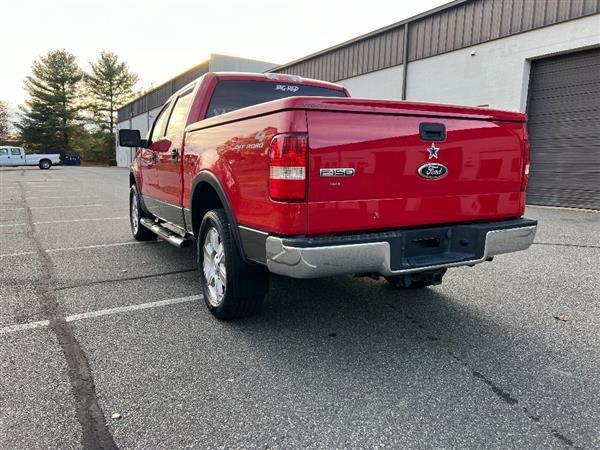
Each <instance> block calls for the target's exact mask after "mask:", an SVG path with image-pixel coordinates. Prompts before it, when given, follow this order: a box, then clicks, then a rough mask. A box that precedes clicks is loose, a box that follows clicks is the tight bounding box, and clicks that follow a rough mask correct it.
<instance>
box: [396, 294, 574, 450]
mask: <svg viewBox="0 0 600 450" xmlns="http://www.w3.org/2000/svg"><path fill="white" fill-rule="evenodd" d="M385 304H386V305H387V306H388V307H389V308H391V309H392V310H393V311H395V312H396V313H398V314H399V315H401V316H402V317H404V318H405V319H406V320H409V321H410V322H411V323H412V324H414V325H416V326H417V328H418V329H419V330H421V331H422V332H423V333H425V334H426V339H428V340H430V341H434V342H438V343H443V342H444V341H443V340H441V339H439V338H438V337H436V336H433V335H432V334H430V333H429V332H428V330H427V329H426V328H425V327H424V326H423V325H422V324H421V323H420V322H419V320H418V319H417V318H415V317H414V316H412V315H410V314H406V313H403V312H402V311H400V310H399V309H398V308H396V307H395V306H394V305H391V304H389V303H385ZM446 352H447V353H448V355H450V357H451V358H452V359H454V360H455V361H456V362H457V363H458V364H460V365H461V366H462V367H464V368H465V369H466V370H467V371H469V372H470V375H471V376H472V377H473V378H476V379H478V380H480V381H481V382H483V383H485V384H486V385H487V386H489V388H490V389H491V390H492V392H493V393H494V394H495V395H496V396H498V398H499V399H501V400H502V401H503V402H505V403H507V404H508V405H509V406H510V407H512V408H517V410H520V411H522V412H523V413H524V414H525V415H526V416H527V418H528V419H529V420H531V421H532V422H533V423H534V424H536V425H537V426H539V427H542V428H544V429H545V430H546V431H547V432H549V433H550V434H551V435H552V436H554V437H555V438H556V439H558V440H559V441H561V442H562V443H563V444H564V445H567V446H568V447H572V448H576V449H579V448H581V447H579V446H577V445H576V444H575V442H573V440H571V439H570V438H568V437H566V436H565V435H564V434H562V433H561V432H559V431H558V430H556V429H554V428H551V429H547V428H545V427H544V424H542V423H541V418H540V417H539V416H537V415H535V414H533V413H531V412H530V411H529V410H528V409H527V407H525V406H523V405H522V404H519V399H517V398H515V397H513V396H512V395H511V394H510V393H509V392H507V391H505V390H504V389H502V388H501V387H500V386H498V385H497V384H496V383H494V381H493V380H492V379H490V378H489V377H488V376H486V375H484V374H483V373H482V372H480V371H477V370H474V369H472V368H471V367H470V366H469V364H468V363H467V362H466V361H465V360H464V359H462V358H461V357H460V356H458V355H457V354H456V353H455V352H453V351H452V350H449V349H446Z"/></svg>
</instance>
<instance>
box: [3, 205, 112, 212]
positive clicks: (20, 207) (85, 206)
mask: <svg viewBox="0 0 600 450" xmlns="http://www.w3.org/2000/svg"><path fill="white" fill-rule="evenodd" d="M99 206H104V205H103V204H101V203H92V204H89V205H65V206H30V207H29V209H55V208H92V207H99ZM21 209H25V207H24V206H18V207H16V208H0V211H18V210H21Z"/></svg>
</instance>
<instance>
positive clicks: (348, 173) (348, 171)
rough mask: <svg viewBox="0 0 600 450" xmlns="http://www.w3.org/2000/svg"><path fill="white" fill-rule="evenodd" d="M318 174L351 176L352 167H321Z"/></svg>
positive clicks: (324, 175)
mask: <svg viewBox="0 0 600 450" xmlns="http://www.w3.org/2000/svg"><path fill="white" fill-rule="evenodd" d="M320 174H321V176H322V177H323V178H329V177H353V176H354V169H352V168H350V167H345V168H334V169H321V170H320Z"/></svg>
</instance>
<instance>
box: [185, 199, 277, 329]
mask: <svg viewBox="0 0 600 450" xmlns="http://www.w3.org/2000/svg"><path fill="white" fill-rule="evenodd" d="M197 245H198V247H197V257H198V268H199V270H200V281H201V284H202V293H203V296H204V302H205V303H206V306H207V307H208V309H209V311H210V312H211V313H212V314H213V315H214V316H215V317H217V318H219V319H221V320H232V319H238V318H241V317H245V316H250V315H252V314H254V313H256V312H257V311H258V310H260V308H261V306H262V303H263V301H264V297H265V295H266V293H267V291H268V289H269V273H268V271H267V270H266V269H265V268H264V267H260V266H255V265H250V264H248V263H246V262H245V261H244V260H243V259H242V256H241V254H240V251H239V249H238V247H237V245H236V244H235V241H234V240H233V237H232V234H231V231H230V229H229V222H228V221H227V215H226V214H225V211H223V209H213V210H212V211H209V212H207V213H206V215H205V216H204V219H203V220H202V224H201V225H200V230H199V232H198V239H197Z"/></svg>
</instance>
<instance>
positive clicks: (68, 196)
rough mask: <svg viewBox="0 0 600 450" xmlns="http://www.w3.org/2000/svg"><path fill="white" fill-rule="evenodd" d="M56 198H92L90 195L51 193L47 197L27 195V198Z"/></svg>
mask: <svg viewBox="0 0 600 450" xmlns="http://www.w3.org/2000/svg"><path fill="white" fill-rule="evenodd" d="M58 198H64V199H72V198H93V197H92V196H91V195H56V196H55V195H51V196H48V197H44V196H42V197H27V200H39V199H43V200H52V199H58Z"/></svg>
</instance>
